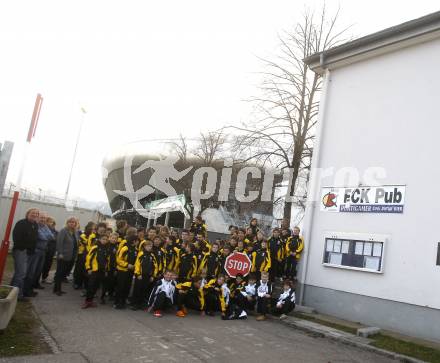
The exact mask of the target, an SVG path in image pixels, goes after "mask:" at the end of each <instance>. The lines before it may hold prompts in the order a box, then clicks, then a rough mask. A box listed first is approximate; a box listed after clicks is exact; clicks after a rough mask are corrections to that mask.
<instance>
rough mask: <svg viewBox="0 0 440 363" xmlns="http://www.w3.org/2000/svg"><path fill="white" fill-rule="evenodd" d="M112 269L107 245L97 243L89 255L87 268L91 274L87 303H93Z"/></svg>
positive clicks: (103, 292)
mask: <svg viewBox="0 0 440 363" xmlns="http://www.w3.org/2000/svg"><path fill="white" fill-rule="evenodd" d="M109 267H110V254H109V249H108V248H107V246H106V245H102V244H101V243H100V242H97V243H96V244H95V245H94V246H92V247H91V248H90V251H89V252H88V253H87V257H86V264H85V268H86V271H87V273H88V274H89V272H91V274H89V276H90V279H89V284H88V287H87V294H86V301H88V302H91V301H93V297H94V296H95V294H96V291H98V288H99V287H100V286H101V285H104V282H105V278H106V276H107V274H108V271H109ZM102 295H105V286H103V289H102Z"/></svg>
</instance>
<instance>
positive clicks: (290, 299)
mask: <svg viewBox="0 0 440 363" xmlns="http://www.w3.org/2000/svg"><path fill="white" fill-rule="evenodd" d="M293 309H295V290H294V289H292V288H290V289H288V290H287V291H283V292H282V293H281V294H280V296H279V298H278V300H277V303H276V304H275V306H274V309H273V313H274V314H275V315H281V314H285V315H287V314H289V313H290V312H291V311H292V310H293Z"/></svg>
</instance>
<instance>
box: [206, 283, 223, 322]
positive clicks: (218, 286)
mask: <svg viewBox="0 0 440 363" xmlns="http://www.w3.org/2000/svg"><path fill="white" fill-rule="evenodd" d="M224 283H225V277H224V276H223V275H218V277H217V279H212V280H210V281H209V282H208V283H207V284H206V285H205V286H204V287H203V289H204V290H205V302H206V304H205V310H206V313H207V314H208V315H209V316H214V314H215V312H216V311H220V312H221V314H222V319H224V320H225V319H227V318H226V308H227V307H226V302H225V296H224V293H223V285H224Z"/></svg>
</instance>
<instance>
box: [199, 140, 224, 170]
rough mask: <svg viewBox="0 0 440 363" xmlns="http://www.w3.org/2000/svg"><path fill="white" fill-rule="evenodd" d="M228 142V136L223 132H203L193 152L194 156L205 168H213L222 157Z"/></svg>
mask: <svg viewBox="0 0 440 363" xmlns="http://www.w3.org/2000/svg"><path fill="white" fill-rule="evenodd" d="M226 141H227V140H226V136H225V135H224V134H223V132H222V131H209V132H207V133H202V132H201V133H200V138H199V140H198V142H197V145H196V147H195V149H194V151H193V152H194V155H195V156H197V157H198V158H199V159H200V160H202V161H203V163H204V166H211V165H212V163H213V162H214V161H215V160H216V159H218V157H219V156H221V154H222V152H223V146H224V145H225V143H226Z"/></svg>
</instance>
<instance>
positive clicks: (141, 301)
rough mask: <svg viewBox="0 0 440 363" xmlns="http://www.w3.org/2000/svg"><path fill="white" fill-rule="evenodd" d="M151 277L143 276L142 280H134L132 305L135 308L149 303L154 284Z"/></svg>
mask: <svg viewBox="0 0 440 363" xmlns="http://www.w3.org/2000/svg"><path fill="white" fill-rule="evenodd" d="M150 277H151V276H143V277H142V279H141V280H139V279H138V278H136V279H135V280H134V288H133V298H132V301H131V303H132V304H133V305H134V306H139V307H140V306H142V305H145V304H146V303H147V299H148V297H149V296H150V292H151V287H152V282H150Z"/></svg>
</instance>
